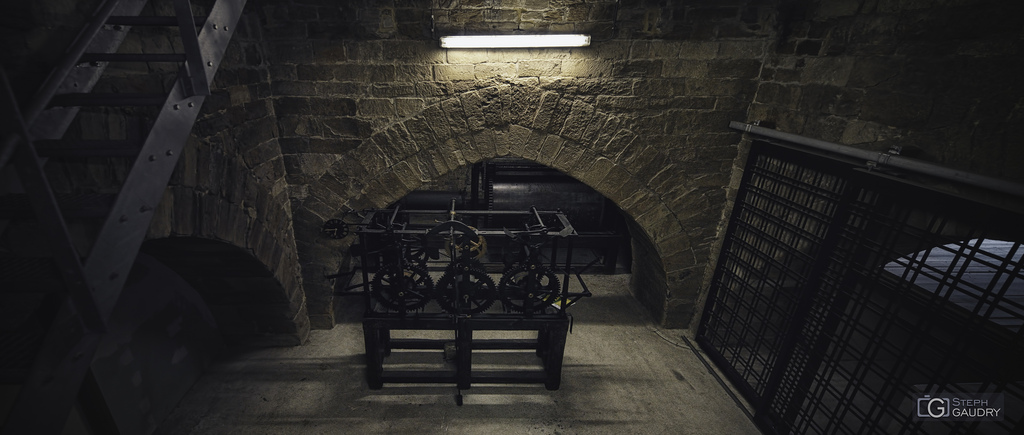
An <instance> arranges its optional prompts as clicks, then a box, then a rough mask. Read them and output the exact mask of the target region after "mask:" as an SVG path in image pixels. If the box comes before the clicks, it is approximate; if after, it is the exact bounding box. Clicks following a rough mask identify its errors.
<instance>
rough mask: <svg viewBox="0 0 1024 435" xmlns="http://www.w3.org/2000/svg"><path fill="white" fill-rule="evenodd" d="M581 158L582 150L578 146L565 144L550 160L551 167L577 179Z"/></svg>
mask: <svg viewBox="0 0 1024 435" xmlns="http://www.w3.org/2000/svg"><path fill="white" fill-rule="evenodd" d="M582 156H583V149H582V148H581V147H580V146H579V144H576V143H572V142H565V143H564V144H563V145H562V148H561V149H559V150H558V154H556V155H555V157H554V158H553V159H552V162H551V167H553V168H555V169H558V170H559V171H562V172H564V173H566V174H569V175H572V176H574V177H578V176H579V175H580V172H581V171H580V170H579V167H580V159H581V158H582Z"/></svg>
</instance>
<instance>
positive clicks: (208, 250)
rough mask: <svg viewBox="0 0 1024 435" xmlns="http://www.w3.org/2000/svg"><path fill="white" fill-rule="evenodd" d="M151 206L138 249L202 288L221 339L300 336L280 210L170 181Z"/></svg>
mask: <svg viewBox="0 0 1024 435" xmlns="http://www.w3.org/2000/svg"><path fill="white" fill-rule="evenodd" d="M154 213H155V214H154V219H153V223H152V224H151V225H150V229H149V233H148V234H147V240H146V242H145V243H144V244H143V246H142V252H144V253H146V254H148V255H150V256H152V257H155V258H157V259H158V260H160V261H161V262H162V263H164V264H165V265H167V266H168V267H169V268H171V269H172V270H174V271H175V272H176V273H177V274H178V275H180V276H181V277H182V278H184V279H185V280H186V281H187V282H189V284H191V285H192V286H193V287H194V288H195V289H196V290H198V291H199V292H200V294H202V296H203V299H204V300H206V302H207V304H209V305H210V308H211V311H213V313H214V315H215V317H216V318H217V322H218V325H219V327H220V329H221V332H222V333H223V334H224V335H225V337H226V339H227V340H228V341H234V342H240V341H244V342H249V343H254V344H259V345H272V346H283V345H298V344H301V343H303V342H305V341H306V339H307V338H308V335H309V329H310V322H309V316H308V314H307V310H306V303H305V293H304V292H303V289H302V285H301V284H302V281H301V278H300V276H301V275H300V270H299V265H298V259H297V258H296V256H295V254H293V249H294V248H289V246H288V245H289V244H294V241H293V240H292V237H293V236H292V234H293V232H292V231H291V225H290V221H289V220H288V219H287V211H286V210H284V209H280V208H279V207H275V206H274V205H273V204H272V203H271V202H267V201H264V202H259V201H257V202H256V203H255V204H252V205H251V206H247V204H246V202H245V201H241V202H233V201H229V200H228V199H227V198H226V197H223V196H221V195H217V194H213V193H211V192H208V191H204V190H202V189H199V188H195V187H188V186H182V185H175V186H171V187H168V190H167V193H165V195H164V198H163V201H162V202H161V204H160V205H159V206H158V207H157V209H156V210H155V211H154ZM275 214H280V216H277V217H273V216H274V215H275ZM275 222H277V223H280V224H284V223H287V224H289V225H287V226H286V227H285V228H278V227H277V226H278V225H277V224H275ZM293 246H294V245H293Z"/></svg>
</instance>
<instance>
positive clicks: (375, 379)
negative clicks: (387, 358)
mask: <svg viewBox="0 0 1024 435" xmlns="http://www.w3.org/2000/svg"><path fill="white" fill-rule="evenodd" d="M382 331H387V330H382V329H381V328H379V325H374V324H373V323H372V322H371V323H368V322H364V323H363V342H364V344H365V347H366V383H367V385H369V387H370V389H371V390H379V389H381V388H382V387H384V380H383V379H382V376H383V374H384V349H383V348H382V344H383V343H382V341H381V338H382V337H381V335H382V334H381V332H382Z"/></svg>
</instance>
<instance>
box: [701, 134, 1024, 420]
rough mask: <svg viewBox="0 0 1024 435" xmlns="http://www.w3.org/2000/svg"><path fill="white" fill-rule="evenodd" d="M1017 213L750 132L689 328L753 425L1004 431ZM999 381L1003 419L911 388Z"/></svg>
mask: <svg viewBox="0 0 1024 435" xmlns="http://www.w3.org/2000/svg"><path fill="white" fill-rule="evenodd" d="M1022 222H1024V217H1022V216H1021V215H1020V214H1016V213H1013V212H1010V211H1006V210H1003V209H1000V208H996V207H992V206H988V205H984V204H981V203H977V202H973V201H970V200H967V199H964V198H959V197H953V196H951V195H948V194H943V193H939V192H936V191H934V190H929V189H927V188H923V187H920V186H916V185H913V184H911V183H908V182H904V181H900V180H897V179H895V178H892V177H888V176H886V175H883V174H880V173H877V172H869V171H866V170H863V169H858V168H857V167H856V166H855V165H853V164H850V163H847V162H844V161H841V160H838V159H835V158H829V157H824V156H821V155H816V154H811V153H808V152H805V151H799V150H795V149H792V148H789V147H787V146H782V145H775V144H771V143H767V142H763V141H756V142H754V144H753V145H752V148H751V152H750V157H749V161H748V163H747V168H746V170H745V171H744V177H743V180H742V182H741V186H740V188H739V191H738V195H737V200H736V205H735V208H734V210H733V212H732V217H731V219H730V222H729V227H728V229H727V233H726V236H725V240H724V244H723V247H722V252H721V254H720V258H719V261H718V265H717V268H716V270H715V274H714V277H713V279H712V284H711V288H710V293H709V296H708V302H707V304H706V306H705V311H704V315H703V317H702V320H701V324H700V326H699V329H698V332H697V341H698V343H699V344H700V345H701V347H702V348H703V349H704V350H705V351H706V352H707V353H708V355H709V356H710V357H711V358H712V360H714V362H715V363H716V365H718V366H719V367H720V368H721V369H722V370H723V371H724V372H725V374H726V375H727V376H728V377H729V378H730V380H731V381H732V383H733V384H734V385H735V386H736V387H737V388H738V389H739V390H740V391H741V393H742V394H744V396H745V397H746V398H747V399H748V400H750V401H751V403H752V404H753V406H754V407H755V415H754V418H755V422H756V423H757V424H758V426H759V427H760V428H761V430H762V431H764V432H765V433H842V434H875V433H897V434H899V433H1011V432H1014V431H1015V430H1019V428H1020V427H1024V425H1021V421H1022V419H1024V327H1022V325H1024V272H1022V270H1021V268H1022V263H1024V260H1022V257H1024V247H1022V246H1021V242H1024V228H1022V227H1021V225H1020V224H1021V223H1022ZM958 393H963V394H977V393H1000V394H1001V395H1002V396H1003V397H1004V398H1005V404H1004V408H1003V409H1004V412H1005V414H1004V417H1003V419H1002V421H987V422H979V421H977V420H970V421H951V420H950V419H930V418H919V417H918V416H917V414H916V412H917V410H918V408H917V406H918V403H917V399H918V398H921V397H924V395H926V394H927V395H933V396H932V397H934V395H937V394H958Z"/></svg>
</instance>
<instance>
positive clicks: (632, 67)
mask: <svg viewBox="0 0 1024 435" xmlns="http://www.w3.org/2000/svg"><path fill="white" fill-rule="evenodd" d="M663 63H664V61H663V60H661V59H657V60H650V59H644V60H618V61H612V63H611V75H612V77H626V78H656V77H662V71H663Z"/></svg>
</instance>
